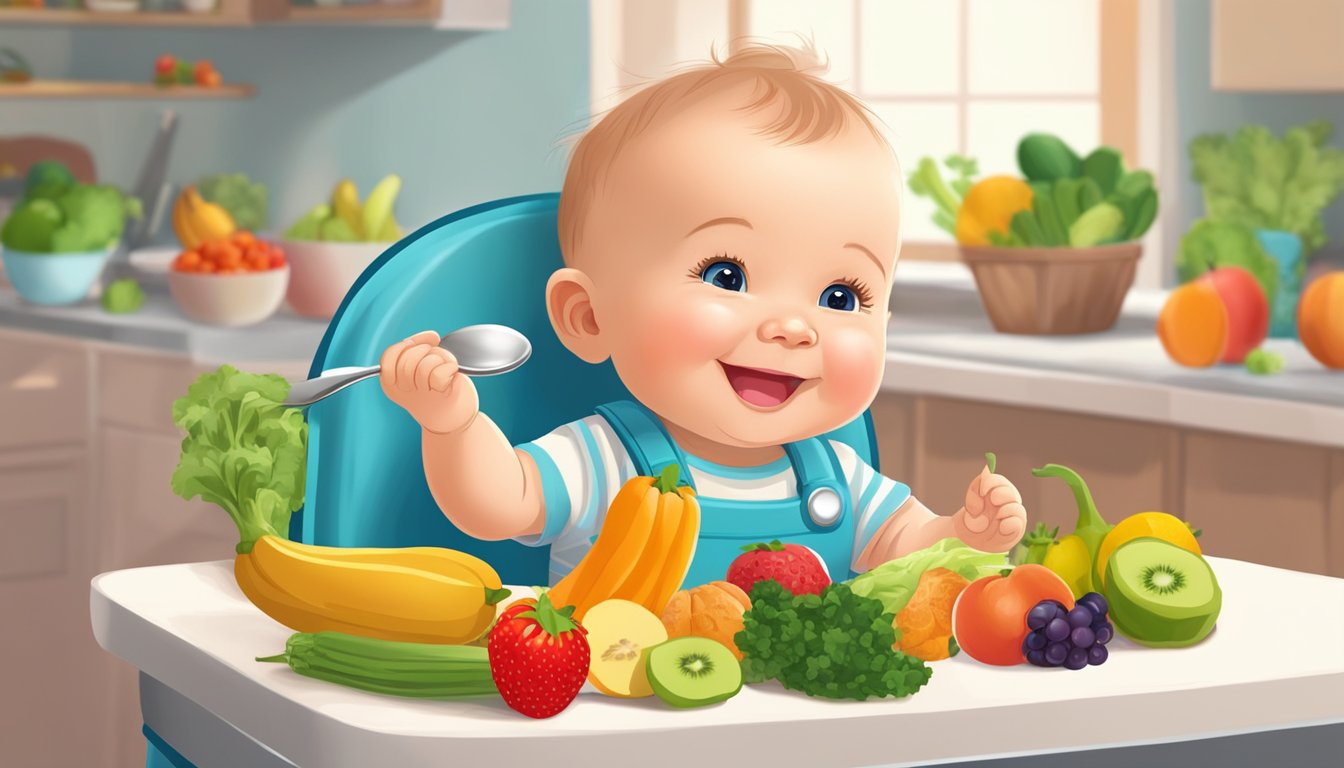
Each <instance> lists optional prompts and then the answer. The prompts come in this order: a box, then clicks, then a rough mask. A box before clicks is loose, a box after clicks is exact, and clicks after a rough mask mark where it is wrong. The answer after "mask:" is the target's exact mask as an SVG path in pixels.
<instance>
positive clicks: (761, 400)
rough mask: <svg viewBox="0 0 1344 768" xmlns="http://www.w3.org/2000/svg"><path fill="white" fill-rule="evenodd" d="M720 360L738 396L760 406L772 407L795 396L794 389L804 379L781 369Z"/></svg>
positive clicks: (729, 382)
mask: <svg viewBox="0 0 1344 768" xmlns="http://www.w3.org/2000/svg"><path fill="white" fill-rule="evenodd" d="M718 362H719V365H721V366H723V373H724V375H726V376H727V377H728V384H729V385H731V386H732V388H733V391H734V392H736V393H737V396H738V397H740V398H742V399H743V400H745V401H747V402H748V403H751V404H752V405H755V406H757V407H760V408H770V407H773V406H776V405H779V404H780V403H783V402H784V401H785V400H788V399H789V398H790V397H792V396H793V393H794V390H796V389H798V385H800V384H802V383H803V381H804V379H801V378H799V377H797V376H793V375H791V374H788V373H781V372H779V371H771V370H768V369H765V368H745V367H743V366H740V365H729V364H728V363H725V362H723V361H722V360H720V361H718Z"/></svg>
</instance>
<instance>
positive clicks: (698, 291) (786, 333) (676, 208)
mask: <svg viewBox="0 0 1344 768" xmlns="http://www.w3.org/2000/svg"><path fill="white" fill-rule="evenodd" d="M761 120H762V115H744V114H741V113H733V112H732V111H731V106H725V103H724V102H717V103H716V102H713V101H711V102H707V103H705V104H704V105H703V106H700V107H697V108H694V109H692V110H690V111H688V112H686V113H683V114H682V115H679V116H677V117H675V118H673V119H671V120H669V121H668V122H666V123H663V124H662V125H660V126H659V127H657V128H654V129H652V130H650V131H649V132H648V133H646V134H644V135H642V136H641V137H640V138H639V139H637V140H636V141H635V142H632V143H631V144H630V145H628V146H627V148H626V149H624V150H623V151H622V152H621V154H620V155H619V157H618V158H617V160H616V162H615V164H614V165H613V166H612V168H611V170H610V174H609V176H608V177H607V181H606V183H605V184H604V185H603V187H602V188H601V189H600V190H599V192H598V195H599V196H600V199H599V200H596V201H595V202H594V205H593V208H592V209H591V215H590V217H589V219H588V220H587V222H586V223H585V229H584V234H583V245H582V251H581V252H580V253H581V257H580V259H579V260H578V262H577V263H576V264H575V265H574V266H576V267H577V268H579V269H581V270H583V271H584V272H585V273H587V274H588V276H589V278H590V279H591V280H592V281H593V295H592V309H593V313H594V317H595V321H596V325H597V326H598V329H599V338H600V339H601V341H602V344H603V349H604V351H605V352H606V353H607V354H609V355H610V356H611V358H612V361H613V363H614V365H615V367H616V370H617V372H618V373H619V374H620V376H621V379H622V380H623V381H624V383H625V385H626V386H627V387H628V388H629V389H630V392H631V393H632V394H633V395H634V396H635V397H636V398H637V399H639V401H640V402H642V403H644V404H645V405H646V406H648V407H649V408H651V409H652V410H653V411H654V412H655V413H657V414H658V415H659V416H661V417H663V418H664V419H667V420H669V421H671V422H672V423H674V424H676V425H678V426H680V427H682V428H684V429H687V430H690V431H692V432H694V433H696V434H698V435H700V436H702V437H705V438H708V439H711V440H714V441H716V442H718V443H721V444H725V445H733V446H739V447H758V446H767V445H780V444H783V443H786V442H790V441H794V440H799V439H802V438H805V437H811V436H815V435H818V434H821V433H823V432H826V431H829V430H831V429H834V428H836V427H838V426H841V425H843V424H845V423H847V422H849V421H850V420H852V419H853V418H855V417H856V416H858V415H859V414H860V413H861V412H862V411H863V410H864V409H865V408H867V407H868V405H869V404H870V403H871V402H872V400H873V398H874V396H875V395H876V394H877V390H878V386H879V384H880V381H881V378H882V370H883V363H884V359H885V353H886V329H887V321H888V319H889V313H888V299H889V294H890V287H891V278H892V273H893V270H894V269H895V266H896V255H897V251H898V249H899V217H900V192H899V190H900V184H901V176H900V171H899V168H898V167H897V164H896V161H895V160H894V158H892V157H891V155H890V153H889V152H887V151H886V150H885V149H884V148H883V147H881V146H880V145H879V144H878V143H877V140H876V139H875V138H874V137H873V136H872V135H871V134H870V133H869V132H868V131H867V129H865V128H863V127H862V126H859V125H854V126H851V127H849V128H847V129H846V130H845V131H844V132H843V133H842V134H841V135H839V136H838V137H836V138H833V139H828V140H824V141H822V142H818V143H812V144H805V145H792V146H787V145H781V144H779V143H777V142H776V141H775V140H774V139H772V138H770V137H766V136H761V135H757V134H756V133H755V132H756V131H757V130H758V128H757V126H759V125H760V124H761Z"/></svg>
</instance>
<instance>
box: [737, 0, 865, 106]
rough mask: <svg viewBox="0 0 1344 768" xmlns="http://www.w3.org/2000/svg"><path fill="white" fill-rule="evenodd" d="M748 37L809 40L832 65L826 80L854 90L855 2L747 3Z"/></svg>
mask: <svg viewBox="0 0 1344 768" xmlns="http://www.w3.org/2000/svg"><path fill="white" fill-rule="evenodd" d="M747 7H748V17H747V34H748V35H750V36H751V37H756V38H761V39H764V40H767V41H769V42H772V43H779V44H781V45H792V46H797V45H799V43H800V42H801V41H800V40H799V35H801V36H802V39H803V40H807V39H810V40H811V41H812V42H813V44H814V45H816V47H817V51H818V53H820V54H821V57H822V58H823V59H824V60H826V61H827V62H828V63H829V65H830V66H829V67H828V69H827V72H826V79H827V80H830V81H831V82H833V83H839V84H840V85H843V86H845V87H846V88H851V89H852V88H853V87H854V0H835V1H834V2H829V1H828V2H822V1H821V0H769V2H754V3H749V4H748V6H747Z"/></svg>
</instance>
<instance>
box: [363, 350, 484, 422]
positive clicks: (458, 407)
mask: <svg viewBox="0 0 1344 768" xmlns="http://www.w3.org/2000/svg"><path fill="white" fill-rule="evenodd" d="M438 344H439V335H438V334H437V333H435V332H434V331H422V332H420V333H417V334H415V335H414V336H412V337H410V338H409V339H406V340H405V341H399V342H397V343H396V344H393V345H392V346H390V347H388V348H387V350H386V351H385V352H383V357H382V360H381V361H380V363H381V365H382V372H381V373H379V375H378V381H379V383H380V384H382V387H383V393H384V394H386V395H387V397H388V399H389V400H391V401H392V402H394V403H396V404H397V405H400V406H401V407H402V408H405V409H406V412H407V413H409V414H411V417H412V418H414V419H415V420H416V421H417V422H418V423H419V424H420V426H421V427H422V428H424V429H426V430H428V431H430V432H436V433H439V434H449V433H452V432H457V431H459V430H461V429H463V428H464V427H466V426H467V425H468V424H470V423H471V420H472V419H473V418H475V417H476V414H477V412H479V410H480V402H479V401H478V400H477V397H476V385H475V384H472V383H471V379H469V378H467V376H465V375H464V374H461V373H459V372H458V370H457V358H455V357H453V353H452V352H449V351H448V350H446V349H444V348H442V347H440V346H439V345H438Z"/></svg>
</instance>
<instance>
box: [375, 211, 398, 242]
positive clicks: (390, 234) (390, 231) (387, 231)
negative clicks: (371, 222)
mask: <svg viewBox="0 0 1344 768" xmlns="http://www.w3.org/2000/svg"><path fill="white" fill-rule="evenodd" d="M374 239H375V240H377V241H378V242H380V243H395V242H397V241H398V240H400V239H401V225H400V224H398V223H397V217H396V216H388V217H387V221H386V222H385V223H384V224H383V228H382V229H380V230H378V237H376V238H374Z"/></svg>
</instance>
